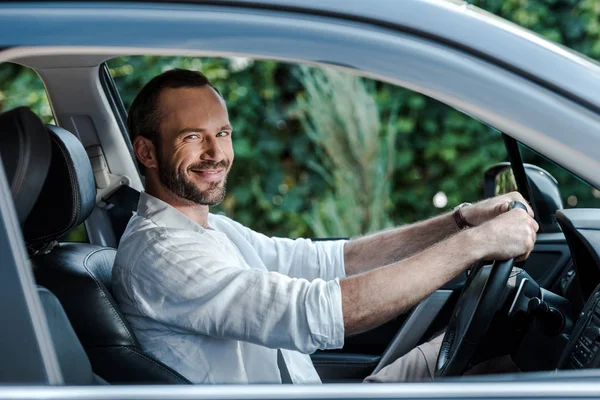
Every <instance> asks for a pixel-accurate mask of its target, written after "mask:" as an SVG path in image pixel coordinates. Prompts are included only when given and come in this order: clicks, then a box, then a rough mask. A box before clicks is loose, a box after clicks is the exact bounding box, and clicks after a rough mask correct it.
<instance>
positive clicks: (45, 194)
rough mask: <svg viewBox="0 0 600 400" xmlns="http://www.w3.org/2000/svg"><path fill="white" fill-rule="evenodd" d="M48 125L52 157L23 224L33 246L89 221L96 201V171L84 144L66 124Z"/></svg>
mask: <svg viewBox="0 0 600 400" xmlns="http://www.w3.org/2000/svg"><path fill="white" fill-rule="evenodd" d="M46 128H47V132H48V133H49V136H50V142H51V147H52V159H51V162H50V167H49V169H48V176H47V177H46V181H45V183H44V186H43V188H42V191H41V193H40V196H39V198H38V200H37V202H36V203H35V206H34V207H33V210H32V211H31V213H30V214H29V217H28V218H27V220H26V221H25V225H24V227H23V234H24V236H25V241H26V242H27V244H28V245H29V246H31V247H37V246H39V245H43V244H46V243H50V242H52V241H53V240H56V239H58V238H60V237H61V236H63V235H64V234H65V233H67V232H69V231H70V230H71V229H73V228H74V227H76V226H77V225H79V224H81V223H82V222H83V221H85V220H86V219H87V217H89V215H90V214H91V212H92V210H93V208H94V205H95V204H96V185H95V182H94V173H93V171H92V166H91V164H90V160H89V158H88V155H87V153H86V151H85V149H84V147H83V145H82V144H81V142H80V141H79V140H78V139H77V137H75V135H73V134H72V133H70V132H69V131H67V130H65V129H63V128H60V127H58V126H53V125H47V126H46Z"/></svg>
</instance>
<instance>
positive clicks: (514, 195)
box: [506, 192, 534, 218]
mask: <svg viewBox="0 0 600 400" xmlns="http://www.w3.org/2000/svg"><path fill="white" fill-rule="evenodd" d="M506 196H507V197H508V198H510V199H511V201H518V202H520V203H523V204H524V205H525V207H526V208H527V213H528V214H529V216H530V217H531V218H534V214H533V209H532V208H531V206H530V205H529V202H528V201H527V200H525V198H524V197H523V195H521V193H519V192H510V193H508V194H507V195H506Z"/></svg>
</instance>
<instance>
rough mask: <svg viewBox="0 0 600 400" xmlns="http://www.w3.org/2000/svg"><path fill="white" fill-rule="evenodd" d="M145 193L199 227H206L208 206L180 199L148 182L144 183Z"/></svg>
mask: <svg viewBox="0 0 600 400" xmlns="http://www.w3.org/2000/svg"><path fill="white" fill-rule="evenodd" d="M146 193H148V194H149V195H151V196H154V197H156V198H157V199H159V200H162V201H164V202H165V203H167V204H169V205H170V206H171V207H173V208H175V209H176V210H177V211H179V212H180V213H182V214H183V215H185V216H186V217H188V218H189V219H191V220H192V221H194V222H195V223H197V224H198V225H200V226H201V227H203V228H205V229H208V206H206V205H199V204H196V203H194V202H191V201H189V200H185V199H182V198H180V197H177V196H175V195H173V194H172V193H171V192H169V191H168V190H166V189H164V188H162V187H156V186H155V185H151V184H148V182H147V183H146Z"/></svg>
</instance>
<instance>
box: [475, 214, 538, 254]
mask: <svg viewBox="0 0 600 400" xmlns="http://www.w3.org/2000/svg"><path fill="white" fill-rule="evenodd" d="M538 229H539V226H538V224H537V222H536V221H535V220H534V219H533V218H531V216H529V214H528V213H527V211H525V210H522V209H514V210H510V211H507V212H505V213H503V214H500V215H499V216H497V217H496V218H494V219H491V220H489V221H488V222H486V223H484V224H482V225H480V226H478V227H476V228H472V229H471V231H472V232H471V233H472V234H474V235H475V237H474V240H475V242H476V246H478V248H479V249H481V250H482V251H483V257H482V258H483V259H485V260H508V259H510V258H516V259H517V261H522V260H525V259H527V257H528V256H529V253H531V251H532V250H533V246H534V244H535V238H536V232H537V231H538Z"/></svg>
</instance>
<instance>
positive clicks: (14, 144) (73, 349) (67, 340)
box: [0, 107, 106, 385]
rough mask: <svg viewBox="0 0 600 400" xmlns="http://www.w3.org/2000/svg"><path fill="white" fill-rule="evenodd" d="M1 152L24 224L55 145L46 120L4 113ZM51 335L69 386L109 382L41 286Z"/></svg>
mask: <svg viewBox="0 0 600 400" xmlns="http://www.w3.org/2000/svg"><path fill="white" fill-rule="evenodd" d="M0 154H1V155H2V162H3V165H4V169H5V172H6V176H7V178H8V182H9V184H10V188H11V194H12V196H13V200H14V203H15V209H16V211H17V216H18V218H19V221H20V223H21V224H23V223H24V222H25V221H26V219H27V217H28V215H29V213H30V211H31V209H32V207H33V205H34V204H35V200H36V199H37V197H38V195H39V194H40V191H41V189H42V185H43V184H44V181H45V179H46V174H47V172H48V166H49V165H50V158H51V148H50V139H49V137H48V133H47V131H46V128H45V127H44V124H43V123H42V121H40V120H39V118H37V117H36V116H35V114H33V113H32V112H31V111H30V110H29V109H27V108H24V107H21V108H17V109H14V110H11V111H7V112H5V113H3V114H0ZM38 295H39V298H40V301H41V304H42V307H43V308H44V313H45V316H46V321H47V323H48V328H49V331H50V336H51V338H52V342H53V344H54V350H55V352H56V356H57V359H58V364H59V366H60V369H61V373H62V377H63V382H64V383H65V384H67V385H92V384H102V383H106V382H105V381H104V380H102V379H100V378H98V377H97V376H96V375H94V373H93V372H92V367H91V365H90V362H89V360H88V358H87V356H86V354H85V351H84V350H83V347H82V346H81V343H80V342H79V340H78V339H77V336H76V335H75V332H74V331H73V328H72V327H71V324H70V323H69V320H68V319H67V316H66V315H65V312H64V310H63V308H62V307H61V305H60V303H59V301H58V300H57V299H56V297H55V296H54V295H53V294H52V293H50V292H49V291H48V290H47V289H45V288H41V287H40V288H38Z"/></svg>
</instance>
